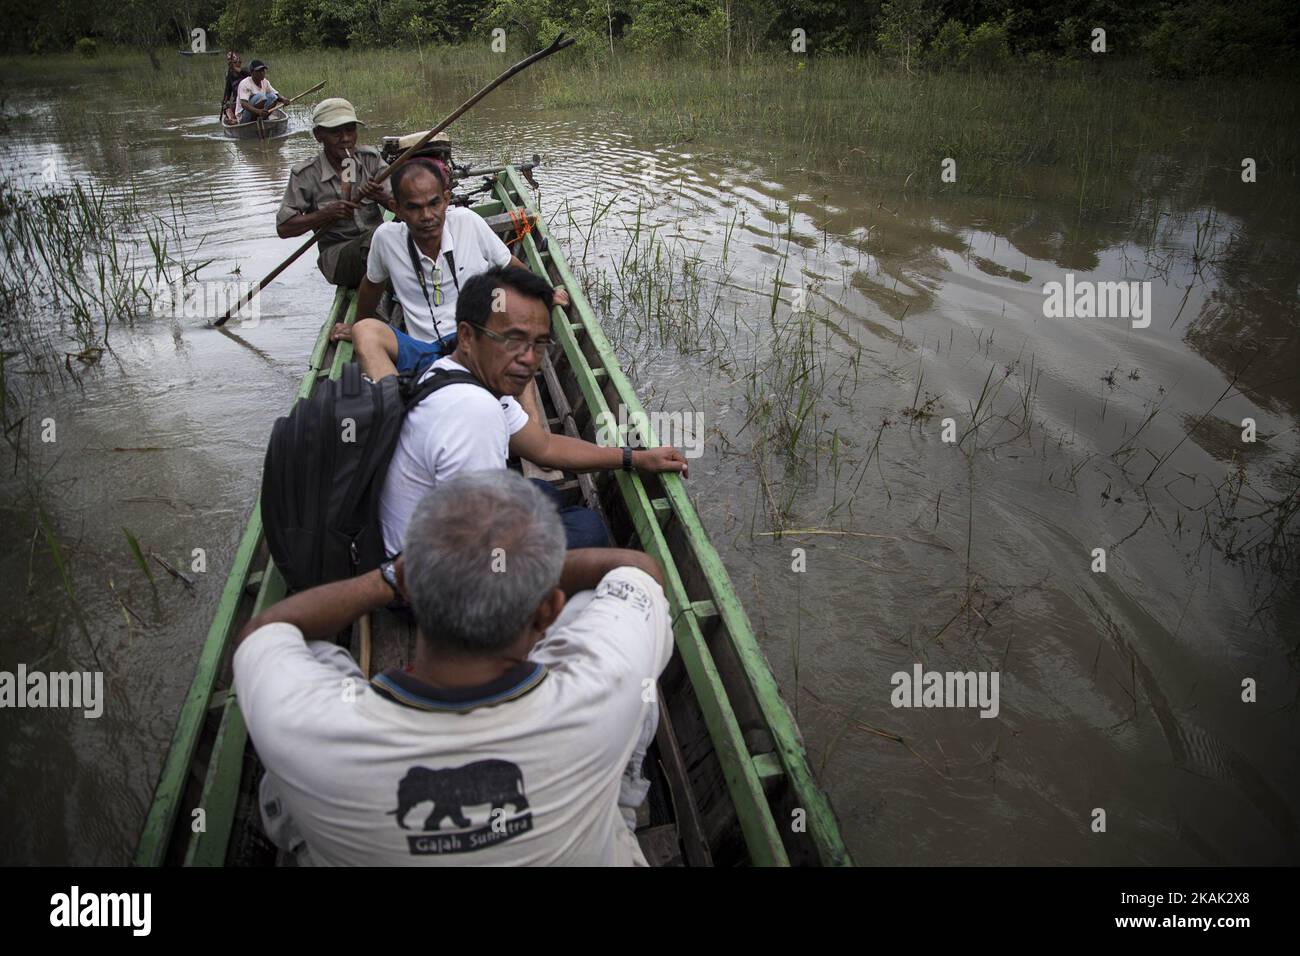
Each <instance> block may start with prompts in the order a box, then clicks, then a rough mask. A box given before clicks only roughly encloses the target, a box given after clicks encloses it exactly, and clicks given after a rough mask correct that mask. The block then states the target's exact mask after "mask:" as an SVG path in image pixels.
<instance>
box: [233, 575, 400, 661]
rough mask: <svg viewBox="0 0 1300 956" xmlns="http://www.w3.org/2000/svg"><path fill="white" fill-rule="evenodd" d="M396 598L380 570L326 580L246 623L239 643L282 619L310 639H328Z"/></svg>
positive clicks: (236, 641)
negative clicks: (340, 579)
mask: <svg viewBox="0 0 1300 956" xmlns="http://www.w3.org/2000/svg"><path fill="white" fill-rule="evenodd" d="M392 600H393V590H392V588H390V587H389V586H388V584H387V583H386V582H385V581H384V579H383V577H381V576H380V574H379V572H378V571H371V572H370V573H369V574H362V575H360V576H358V577H355V578H348V579H347V580H344V581H334V582H332V583H330V584H322V585H320V586H319V587H314V588H310V589H308V590H306V591H300V592H298V593H297V594H294V595H292V596H290V597H287V598H285V599H284V600H283V601H280V602H278V603H276V604H272V605H271V606H270V607H269V608H267V609H266V610H265V611H263V612H262V613H261V614H259V615H257V617H255V618H253V619H252V620H251V621H249V622H248V623H247V624H245V625H244V629H243V630H242V631H240V632H239V636H238V637H237V638H235V644H236V646H238V645H239V644H241V643H243V641H244V639H245V638H247V637H248V636H249V635H250V634H252V633H253V632H254V631H256V630H257V629H258V628H260V627H265V626H266V625H267V624H279V623H284V624H292V625H293V626H294V627H296V628H298V630H300V631H302V634H303V637H305V638H306V639H307V640H309V641H316V640H324V639H325V638H328V637H333V636H334V635H335V634H337V633H338V632H339V631H341V630H343V629H344V628H345V627H347V626H348V625H350V624H351V623H352V622H353V621H355V620H356V619H357V618H359V617H360V616H361V615H363V614H366V613H368V612H370V611H377V610H379V609H380V608H382V607H387V606H388V604H390V603H391V602H392Z"/></svg>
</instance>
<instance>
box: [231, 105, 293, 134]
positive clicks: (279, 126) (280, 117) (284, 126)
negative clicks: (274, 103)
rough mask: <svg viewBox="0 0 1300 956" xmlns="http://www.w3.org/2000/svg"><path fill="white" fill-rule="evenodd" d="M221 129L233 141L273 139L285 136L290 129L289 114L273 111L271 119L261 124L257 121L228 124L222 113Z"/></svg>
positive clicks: (282, 111)
mask: <svg viewBox="0 0 1300 956" xmlns="http://www.w3.org/2000/svg"><path fill="white" fill-rule="evenodd" d="M259 127H260V128H259ZM221 128H222V129H223V130H225V133H226V135H227V136H229V137H230V138H231V139H272V138H274V137H276V136H283V135H284V134H285V132H286V131H287V130H288V129H289V114H288V113H286V112H285V111H284V110H280V109H277V110H272V111H271V116H270V118H269V119H264V120H262V122H261V123H260V124H259V123H258V122H257V120H252V121H251V122H248V123H227V122H226V114H225V113H222V114H221Z"/></svg>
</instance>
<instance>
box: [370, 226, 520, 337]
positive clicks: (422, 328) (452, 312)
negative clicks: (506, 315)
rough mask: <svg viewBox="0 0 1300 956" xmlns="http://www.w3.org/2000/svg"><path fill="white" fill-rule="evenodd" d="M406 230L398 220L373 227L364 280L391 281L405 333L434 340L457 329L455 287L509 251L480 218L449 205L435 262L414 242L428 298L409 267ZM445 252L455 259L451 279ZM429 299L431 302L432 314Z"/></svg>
mask: <svg viewBox="0 0 1300 956" xmlns="http://www.w3.org/2000/svg"><path fill="white" fill-rule="evenodd" d="M407 234H408V230H407V228H406V223H404V222H398V221H396V220H393V221H391V222H386V223H384V224H383V225H382V226H380V227H379V228H378V229H376V230H375V234H374V236H373V237H372V238H371V240H370V258H369V259H368V260H366V278H368V279H369V280H370V281H371V282H373V283H374V284H375V285H382V284H383V283H385V282H387V281H388V280H389V279H391V280H392V282H393V292H394V293H395V294H396V295H397V301H398V302H400V303H401V305H402V314H403V315H404V316H405V317H406V332H407V334H408V335H410V336H411V338H413V339H419V340H420V341H421V342H436V341H437V340H438V339H440V338H442V337H443V336H444V335H451V333H453V332H455V331H456V297H457V296H456V293H457V286H458V285H464V284H465V283H466V282H467V281H468V280H469V279H471V278H473V277H474V276H476V275H478V274H479V273H481V272H486V271H487V270H488V269H490V268H491V267H492V266H504V265H506V264H507V263H508V262H509V261H510V250H509V249H508V248H506V244H505V243H504V242H502V241H501V239H500V237H499V236H497V234H496V233H495V232H493V231H492V229H491V227H490V226H488V224H487V222H485V221H484V219H483V217H482V216H480V215H479V214H478V213H476V212H471V211H470V210H468V209H465V208H462V207H460V206H452V207H451V208H449V209H448V210H447V218H446V219H445V220H444V221H443V224H442V248H441V249H440V250H439V252H438V261H437V262H434V261H433V260H432V259H430V258H429V257H428V256H426V255H425V254H424V253H423V252H421V251H420V248H419V247H418V246H416V249H415V253H416V255H417V256H418V257H419V262H420V269H421V271H423V272H424V281H425V284H426V285H427V286H428V289H429V298H428V300H427V301H426V299H425V298H424V292H423V291H422V290H421V288H420V280H419V278H418V277H417V276H416V273H415V269H414V268H412V266H411V252H410V248H409V247H408V245H407V242H406V237H407ZM449 252H450V253H451V259H452V260H454V261H455V263H456V278H455V280H453V279H452V275H451V268H450V267H449V266H448V264H447V259H448V257H447V253H449ZM435 291H436V294H435ZM430 302H432V303H433V308H432V312H430V307H429V303H430Z"/></svg>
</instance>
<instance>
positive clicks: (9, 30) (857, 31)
mask: <svg viewBox="0 0 1300 956" xmlns="http://www.w3.org/2000/svg"><path fill="white" fill-rule="evenodd" d="M0 16H3V18H4V22H5V24H6V28H5V34H4V41H5V46H6V47H7V48H8V49H9V51H10V52H42V51H54V50H69V49H72V47H73V45H74V44H75V43H76V42H77V40H79V39H81V38H84V37H90V38H94V39H97V40H100V41H107V42H109V43H116V44H125V45H129V46H134V47H138V48H143V49H163V48H166V47H168V46H175V47H177V48H181V47H185V46H188V45H189V30H190V29H192V28H194V27H202V28H204V29H206V30H208V31H209V32H210V39H211V43H212V46H213V48H214V49H216V48H217V47H218V46H220V47H223V48H224V47H226V46H232V45H233V46H240V47H255V48H257V49H260V50H266V49H274V48H283V47H288V46H313V47H315V46H374V45H412V44H426V43H458V42H464V41H470V40H482V41H483V42H488V41H489V40H490V37H491V31H492V30H493V29H494V28H498V27H499V28H503V29H505V30H506V31H507V32H508V33H509V32H512V31H513V32H515V33H522V34H523V37H524V38H525V39H526V40H527V44H526V45H533V44H535V43H537V42H539V41H544V40H546V39H548V38H549V37H551V36H553V35H554V34H555V33H557V32H559V31H560V30H564V31H566V32H568V33H570V34H572V35H575V36H577V37H578V38H579V39H580V40H581V41H582V47H583V49H584V51H585V52H586V54H587V55H589V56H617V55H619V53H620V52H621V51H624V50H628V51H634V52H642V53H649V54H660V55H672V54H679V55H687V56H705V57H710V58H719V59H725V60H728V61H730V60H732V59H733V58H739V57H750V56H755V55H759V54H762V53H766V52H776V51H781V50H784V51H787V52H789V51H790V50H791V48H792V45H796V40H795V37H796V33H795V31H803V32H802V36H803V37H804V38H805V42H806V52H807V55H809V56H818V55H823V54H828V53H836V54H843V53H850V54H853V53H865V52H868V51H876V52H879V53H881V54H884V55H888V56H893V57H896V58H897V60H898V62H899V65H900V66H901V67H902V68H903V69H905V70H909V71H910V70H913V69H915V68H916V67H917V66H918V64H924V65H925V66H926V67H927V68H941V69H995V68H998V67H1000V66H1003V65H1005V64H1006V63H1007V62H1008V61H1010V60H1012V59H1013V58H1019V59H1029V60H1031V61H1033V62H1037V63H1043V62H1048V61H1054V60H1060V59H1080V58H1083V57H1086V56H1088V55H1090V54H1091V53H1093V52H1094V50H1093V46H1094V44H1095V43H1096V36H1097V34H1096V32H1095V31H1096V30H1098V29H1101V30H1104V31H1105V43H1106V54H1107V55H1108V56H1111V57H1133V56H1140V57H1143V58H1145V59H1146V60H1147V61H1148V62H1150V63H1151V65H1152V66H1153V67H1154V68H1155V69H1156V70H1158V71H1160V72H1163V73H1168V74H1173V75H1191V74H1200V73H1221V72H1234V73H1239V72H1249V71H1255V70H1290V69H1293V68H1294V67H1295V66H1296V65H1297V63H1298V56H1297V50H1298V49H1300V3H1297V2H1295V0H1183V2H1176V0H1042V2H1033V3H1031V2H1027V0H257V2H254V0H116V2H114V3H111V4H105V3H100V2H97V0H47V2H45V3H42V4H32V3H30V2H29V0H0ZM101 46H102V43H101ZM83 49H84V46H83Z"/></svg>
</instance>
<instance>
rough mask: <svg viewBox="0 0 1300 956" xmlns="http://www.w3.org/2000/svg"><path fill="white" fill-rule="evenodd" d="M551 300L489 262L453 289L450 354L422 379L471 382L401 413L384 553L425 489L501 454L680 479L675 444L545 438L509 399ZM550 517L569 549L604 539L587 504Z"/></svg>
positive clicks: (397, 545)
mask: <svg viewBox="0 0 1300 956" xmlns="http://www.w3.org/2000/svg"><path fill="white" fill-rule="evenodd" d="M553 304H554V292H553V290H552V289H551V287H550V284H549V283H548V282H546V281H545V280H544V279H542V278H540V277H538V276H537V275H535V274H533V273H532V272H530V271H528V270H527V269H521V268H518V267H516V266H505V267H501V266H494V267H492V268H490V269H488V270H487V271H486V272H483V273H480V274H479V275H477V276H474V277H473V278H471V279H469V280H468V281H467V282H465V284H464V285H463V286H462V287H461V290H460V296H459V298H458V300H457V303H456V328H457V331H458V335H457V341H456V347H455V351H454V352H452V354H451V355H449V356H446V357H443V358H440V359H437V360H436V361H434V362H433V364H432V365H431V366H430V368H429V370H428V371H427V372H425V375H426V376H427V375H431V374H433V372H434V370H436V369H448V370H450V371H468V372H470V373H471V374H472V375H473V376H474V377H475V378H476V379H477V380H478V382H479V383H480V384H478V385H475V384H472V383H456V384H453V385H447V386H445V387H443V388H441V389H439V390H438V391H436V392H434V393H433V394H431V395H430V396H429V397H428V398H426V399H425V400H424V401H422V402H421V403H420V404H418V405H416V406H415V407H414V408H413V409H411V411H410V412H409V413H408V414H407V416H406V418H405V419H403V421H402V433H401V436H400V437H399V439H398V442H397V448H396V450H395V451H394V453H393V458H392V461H391V463H390V464H389V468H388V477H387V479H386V480H385V483H384V490H383V492H382V494H381V495H380V500H379V519H380V522H381V524H382V525H383V531H384V545H385V547H386V548H387V549H388V552H389V554H391V555H395V554H398V553H399V552H400V551H401V550H402V546H403V540H404V539H405V537H406V527H407V525H408V524H409V522H410V520H411V515H412V514H413V513H414V511H415V507H416V505H418V504H419V502H420V499H421V498H423V497H424V496H425V494H427V493H428V492H429V491H430V490H432V489H433V488H434V487H436V486H437V485H438V484H439V483H440V482H443V481H446V480H447V479H449V478H451V477H452V476H453V475H456V474H459V473H461V472H468V471H481V470H485V469H492V468H504V467H505V466H506V460H507V459H508V458H509V456H510V455H511V454H514V455H518V456H519V457H520V458H526V459H528V460H529V461H532V462H534V463H536V464H538V465H541V466H542V467H544V468H559V469H563V470H565V471H571V472H586V471H599V470H601V469H615V468H623V469H626V470H631V469H633V468H637V469H640V470H643V471H648V472H666V471H671V472H677V473H679V474H681V476H682V477H683V478H684V477H686V473H687V472H686V457H685V456H684V455H683V454H682V453H681V452H680V451H678V450H677V449H676V448H669V447H660V448H647V449H627V448H606V447H602V446H599V445H595V444H593V443H591V442H589V441H583V440H582V439H579V438H571V437H569V436H567V435H558V434H555V433H553V432H551V431H550V430H549V429H548V428H546V426H545V424H544V420H538V419H540V416H538V418H530V417H529V416H528V415H527V414H526V413H525V412H524V410H523V409H522V408H521V407H520V405H519V402H518V401H517V399H518V397H519V396H520V395H522V394H523V392H524V390H525V389H526V388H527V387H528V385H529V383H530V382H532V380H533V377H534V376H535V375H536V374H537V371H538V369H539V368H540V367H541V364H542V356H543V354H544V353H545V351H546V349H547V347H548V346H549V345H550V342H551V308H552V306H553ZM480 386H481V387H480ZM539 484H542V485H543V487H544V488H545V490H547V491H552V489H551V488H550V486H549V485H547V484H545V483H544V482H539ZM557 504H558V502H557ZM560 517H561V519H562V520H563V522H564V529H565V534H566V538H567V543H568V546H569V547H570V548H598V547H605V546H607V545H608V540H607V538H606V535H605V530H604V526H603V524H602V523H601V521H600V518H599V516H597V515H596V514H595V513H594V512H592V511H590V510H589V509H587V508H561V510H560Z"/></svg>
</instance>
